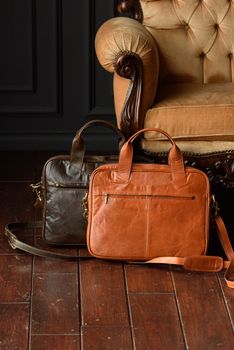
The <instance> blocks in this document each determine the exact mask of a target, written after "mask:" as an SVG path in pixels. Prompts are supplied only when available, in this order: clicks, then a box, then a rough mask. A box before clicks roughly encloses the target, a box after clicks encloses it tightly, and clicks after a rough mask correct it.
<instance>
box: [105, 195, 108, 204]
mask: <svg viewBox="0 0 234 350" xmlns="http://www.w3.org/2000/svg"><path fill="white" fill-rule="evenodd" d="M107 202H108V193H104V203H105V204H107Z"/></svg>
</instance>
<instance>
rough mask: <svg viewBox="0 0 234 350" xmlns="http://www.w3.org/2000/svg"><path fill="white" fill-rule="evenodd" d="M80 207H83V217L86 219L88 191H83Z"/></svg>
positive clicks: (87, 213)
mask: <svg viewBox="0 0 234 350" xmlns="http://www.w3.org/2000/svg"><path fill="white" fill-rule="evenodd" d="M82 207H83V208H84V212H83V217H84V218H85V219H86V220H88V215H89V212H88V192H85V195H84V197H83V198H82Z"/></svg>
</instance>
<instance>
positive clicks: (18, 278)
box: [0, 255, 32, 303]
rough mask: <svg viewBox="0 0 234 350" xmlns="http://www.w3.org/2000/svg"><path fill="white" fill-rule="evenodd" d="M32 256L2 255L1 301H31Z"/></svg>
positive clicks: (0, 261) (0, 264)
mask: <svg viewBox="0 0 234 350" xmlns="http://www.w3.org/2000/svg"><path fill="white" fill-rule="evenodd" d="M31 276H32V257H31V256H23V255H22V256H21V255H0V286H1V287H0V302H1V303H2V302H4V303H16V302H18V303H19V302H29V300H30V295H31Z"/></svg>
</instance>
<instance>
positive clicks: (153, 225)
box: [89, 192, 204, 260]
mask: <svg viewBox="0 0 234 350" xmlns="http://www.w3.org/2000/svg"><path fill="white" fill-rule="evenodd" d="M203 209H204V208H202V209H201V210H200V212H202V210H203ZM197 210H198V203H197V198H196V196H194V195H181V194H180V195H173V194H172V195H170V194H168V195H163V194H134V193H107V192H106V193H103V194H96V195H94V196H93V212H92V222H91V230H90V232H91V233H92V237H90V238H89V249H90V250H91V254H93V255H96V256H99V257H101V256H102V257H110V258H116V259H139V260H144V259H150V258H152V257H156V256H162V255H168V254H169V253H171V254H169V255H173V256H175V255H177V254H176V253H178V252H180V253H181V249H182V250H183V248H184V247H185V246H186V239H187V238H188V236H186V235H184V233H185V232H187V233H188V234H189V235H190V234H191V229H192V233H193V234H194V225H193V224H192V220H191V218H192V217H194V215H195V214H196V216H197V214H198V216H199V213H198V212H197ZM183 213H188V217H187V218H186V217H184V214H183ZM202 220H203V218H202V217H201V218H200V219H199V221H200V223H201V224H202ZM202 226H203V225H202ZM195 236H196V234H195ZM172 253H173V254H172Z"/></svg>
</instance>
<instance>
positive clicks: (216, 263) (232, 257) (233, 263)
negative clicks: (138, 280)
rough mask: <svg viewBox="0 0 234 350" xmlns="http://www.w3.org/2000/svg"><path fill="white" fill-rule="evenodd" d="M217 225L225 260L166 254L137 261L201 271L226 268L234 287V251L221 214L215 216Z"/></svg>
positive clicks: (226, 277)
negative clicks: (180, 266)
mask: <svg viewBox="0 0 234 350" xmlns="http://www.w3.org/2000/svg"><path fill="white" fill-rule="evenodd" d="M215 225H216V230H217V233H218V237H219V240H220V242H221V244H222V247H223V250H224V252H225V254H226V257H227V259H228V260H227V261H223V259H222V258H221V257H219V256H209V255H208V256H207V255H199V256H188V257H185V258H180V257H169V256H165V257H159V258H154V259H151V260H148V261H144V262H137V263H138V264H173V265H182V266H183V267H184V268H185V269H186V270H191V271H201V272H218V271H221V270H222V269H223V268H225V269H227V270H226V272H225V275H224V278H225V281H226V283H227V285H228V287H230V288H234V279H233V277H234V251H233V248H232V245H231V242H230V240H229V237H228V233H227V230H226V227H225V224H224V222H223V220H222V218H221V216H216V217H215Z"/></svg>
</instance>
